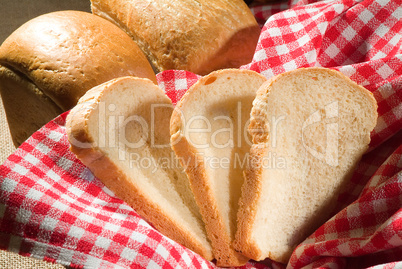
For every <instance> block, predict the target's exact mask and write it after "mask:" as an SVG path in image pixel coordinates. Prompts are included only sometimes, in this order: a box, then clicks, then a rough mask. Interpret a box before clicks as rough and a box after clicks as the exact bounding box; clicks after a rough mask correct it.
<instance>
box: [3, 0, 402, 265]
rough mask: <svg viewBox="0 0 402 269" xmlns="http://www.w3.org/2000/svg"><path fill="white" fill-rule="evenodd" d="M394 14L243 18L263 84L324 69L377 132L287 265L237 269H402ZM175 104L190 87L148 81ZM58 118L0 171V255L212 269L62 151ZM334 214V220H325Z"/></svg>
mask: <svg viewBox="0 0 402 269" xmlns="http://www.w3.org/2000/svg"><path fill="white" fill-rule="evenodd" d="M401 4H402V3H401V2H400V1H399V0H398V1H396V0H393V1H390V0H377V1H373V0H364V1H350V0H337V1H322V2H313V1H310V0H303V1H289V2H288V3H279V4H272V5H264V6H255V7H252V10H253V12H254V14H255V16H256V18H257V20H258V21H259V22H260V23H261V25H262V31H261V36H260V39H259V42H258V45H257V48H256V52H255V55H254V59H253V61H252V62H251V63H250V64H248V65H245V66H242V67H241V68H245V69H250V70H254V71H257V72H260V73H261V74H263V75H265V76H266V77H267V78H269V77H272V76H274V75H277V74H280V73H282V72H284V71H290V70H293V69H296V68H300V67H308V66H323V67H328V68H334V69H337V70H339V71H341V72H342V73H344V74H345V75H347V76H348V77H350V78H351V79H352V80H354V81H356V82H357V83H359V84H361V85H363V86H365V87H366V88H367V89H368V90H370V91H371V92H373V94H374V97H375V98H376V100H377V103H378V113H379V118H378V123H377V126H376V128H375V129H374V131H373V132H372V134H371V144H370V149H369V152H368V153H366V154H365V155H364V156H363V158H362V160H361V161H360V163H359V164H358V166H357V167H356V169H355V172H354V174H353V176H352V179H351V181H350V183H349V186H348V188H347V190H346V191H345V192H344V193H343V194H342V195H341V196H340V197H339V200H338V206H337V208H336V212H334V213H336V215H335V216H334V217H333V218H331V219H330V220H329V221H327V222H326V223H325V224H324V225H322V226H321V227H320V228H319V229H318V230H316V231H315V232H314V233H313V234H312V235H311V236H309V237H308V238H307V239H306V240H305V241H304V242H302V243H301V244H300V245H299V246H298V247H297V248H296V250H295V251H294V253H293V255H292V257H291V260H290V262H289V264H288V265H283V264H279V263H275V262H272V261H270V260H268V259H267V260H265V261H261V262H255V261H250V262H249V263H247V264H246V265H245V266H244V268H261V269H262V268H285V267H286V266H287V267H288V268H368V267H372V268H396V267H401V266H402V261H401V259H402V258H401V257H402V232H401V231H402V210H401V204H402V145H401V141H402V131H401V129H402V128H401V127H402V61H401V60H402V53H401V45H402V38H401V33H402V31H401V30H402V29H401V27H402V8H401V6H402V5H401ZM157 78H158V84H159V86H160V87H161V88H162V89H164V90H165V92H166V94H167V95H168V96H169V97H170V98H171V99H172V101H173V103H177V101H178V100H180V98H181V96H182V95H183V94H184V93H185V92H186V90H187V89H188V88H189V87H190V86H191V85H192V84H194V83H195V82H196V81H197V80H198V79H199V76H197V75H196V74H192V73H190V72H186V71H178V70H171V71H165V72H162V73H160V74H158V75H157ZM66 115H67V114H66V113H64V114H62V115H60V116H59V117H57V118H56V119H55V120H53V121H51V122H49V123H48V124H47V125H46V126H44V127H43V128H41V129H40V130H39V131H38V132H36V133H34V134H33V135H32V136H31V137H30V138H29V139H28V140H27V141H26V142H25V143H23V144H22V145H21V146H20V147H19V148H18V149H17V150H16V151H15V153H14V154H12V155H11V156H10V157H9V158H8V159H7V160H6V161H5V163H4V164H3V165H2V166H0V248H1V249H5V250H10V251H13V252H17V253H20V254H21V255H25V256H32V257H36V258H39V259H44V260H47V261H52V262H57V263H61V264H64V265H67V266H70V267H73V268H138V267H140V268H145V267H149V268H159V267H160V268H177V267H180V268H216V266H215V265H214V264H213V263H211V262H207V261H205V260H204V259H202V258H201V257H200V256H199V255H197V254H195V253H193V252H191V251H190V250H188V249H186V248H184V247H183V246H181V245H179V244H177V243H176V242H174V241H172V240H170V239H169V238H167V237H165V236H163V235H161V234H160V233H159V232H158V231H156V230H155V229H154V228H153V227H151V226H150V225H149V224H148V223H146V222H145V221H144V220H143V219H142V218H141V217H140V216H139V215H138V214H137V213H136V212H135V211H134V210H133V209H131V208H130V207H129V206H128V205H127V204H126V203H124V202H123V201H122V200H120V199H118V198H117V197H115V196H114V194H113V193H111V192H110V191H109V190H108V189H107V188H106V187H105V186H104V185H103V184H102V183H101V182H100V181H99V180H98V179H97V178H96V177H94V176H93V175H92V173H91V172H90V171H89V170H88V168H86V167H85V166H84V165H83V164H82V163H81V162H80V161H79V160H78V159H77V158H76V157H75V156H74V154H72V153H71V151H70V150H69V144H68V141H67V137H66V134H65V127H64V124H65V118H66ZM337 212H338V213H337Z"/></svg>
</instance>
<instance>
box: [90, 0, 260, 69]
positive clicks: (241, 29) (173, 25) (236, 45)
mask: <svg viewBox="0 0 402 269" xmlns="http://www.w3.org/2000/svg"><path fill="white" fill-rule="evenodd" d="M91 3H92V6H91V7H92V12H93V13H94V14H96V15H99V16H102V17H104V18H107V19H109V20H110V21H112V22H114V23H115V24H116V25H118V26H120V27H121V28H122V29H124V31H126V32H127V33H128V34H129V35H130V36H131V37H132V38H133V39H134V40H135V41H136V42H137V44H138V45H139V46H140V48H141V49H142V50H143V51H144V53H145V54H146V56H147V57H148V60H149V61H150V62H151V64H152V65H153V67H154V69H155V71H156V72H160V71H163V70H168V69H180V70H188V71H191V72H193V73H196V74H199V75H206V74H209V73H210V72H212V71H214V70H217V69H222V68H231V67H235V68H237V67H240V66H241V65H243V64H247V63H249V62H251V60H252V57H253V54H254V51H255V48H256V45H257V41H258V37H259V34H260V28H259V26H258V24H257V22H256V20H255V18H254V16H253V14H252V13H251V11H250V9H249V8H248V6H247V5H246V4H245V3H244V1H243V0H215V1H207V0H200V1H196V0H182V1H173V0H161V1H153V0H91Z"/></svg>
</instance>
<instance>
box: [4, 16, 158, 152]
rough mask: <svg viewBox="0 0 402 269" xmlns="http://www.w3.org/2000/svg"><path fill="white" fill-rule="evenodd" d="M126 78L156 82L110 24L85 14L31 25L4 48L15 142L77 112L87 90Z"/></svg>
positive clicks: (135, 49) (41, 18) (40, 20)
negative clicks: (64, 114)
mask: <svg viewBox="0 0 402 269" xmlns="http://www.w3.org/2000/svg"><path fill="white" fill-rule="evenodd" d="M126 75H132V76H139V77H146V78H149V79H151V80H152V81H153V82H155V83H156V77H155V74H154V72H153V70H152V68H151V66H150V65H149V63H148V61H147V60H146V57H145V56H144V54H143V53H142V52H141V50H140V49H139V48H138V46H137V45H136V44H135V42H133V41H132V39H131V38H130V37H129V36H127V34H126V33H124V32H123V31H122V30H121V29H120V28H118V27H117V26H115V25H113V24H112V23H110V22H109V21H107V20H105V19H103V18H100V17H98V16H95V15H93V14H91V13H86V12H81V11H59V12H53V13H49V14H45V15H42V16H39V17H37V18H35V19H32V20H30V21H28V22H27V23H25V24H24V25H22V26H21V27H20V28H18V29H17V30H16V31H15V32H14V33H13V34H11V35H10V36H9V37H8V38H7V39H6V40H5V41H4V43H3V44H2V45H1V47H0V92H1V97H2V99H3V104H4V107H5V111H6V115H7V120H8V123H9V126H10V131H11V135H12V138H13V141H14V143H15V144H16V145H17V146H18V145H19V144H21V143H22V142H23V141H24V140H25V139H27V138H28V137H29V136H30V135H31V134H32V133H33V132H35V131H36V130H37V129H38V128H40V127H41V126H42V125H43V124H45V123H47V122H48V121H49V120H51V119H52V118H54V117H55V116H57V115H58V114H60V113H61V112H63V111H66V110H68V109H70V108H71V107H73V106H74V105H75V104H76V102H77V101H78V99H79V98H80V97H81V96H82V95H83V94H84V93H85V92H86V91H87V90H88V89H90V88H92V87H94V86H96V85H98V84H101V83H103V82H105V81H108V80H110V79H112V78H116V77H120V76H126Z"/></svg>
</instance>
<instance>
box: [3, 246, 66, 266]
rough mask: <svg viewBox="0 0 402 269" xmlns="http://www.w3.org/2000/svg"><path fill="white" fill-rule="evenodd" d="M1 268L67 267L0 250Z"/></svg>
mask: <svg viewBox="0 0 402 269" xmlns="http://www.w3.org/2000/svg"><path fill="white" fill-rule="evenodd" d="M0 268H24V269H31V268H32V269H65V267H64V266H62V265H59V264H54V263H50V262H45V261H41V260H37V259H34V258H28V257H23V256H20V255H18V254H16V253H12V252H8V251H3V250H0Z"/></svg>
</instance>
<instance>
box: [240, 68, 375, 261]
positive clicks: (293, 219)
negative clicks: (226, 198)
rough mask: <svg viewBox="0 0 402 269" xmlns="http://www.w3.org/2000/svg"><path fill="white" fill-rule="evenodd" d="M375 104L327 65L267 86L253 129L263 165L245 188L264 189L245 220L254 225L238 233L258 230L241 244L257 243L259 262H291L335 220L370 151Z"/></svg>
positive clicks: (282, 77) (255, 111)
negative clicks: (343, 194) (315, 234)
mask: <svg viewBox="0 0 402 269" xmlns="http://www.w3.org/2000/svg"><path fill="white" fill-rule="evenodd" d="M376 107H377V106H376V103H375V100H374V98H373V96H372V94H371V93H370V92H368V91H367V90H365V89H364V88H363V87H360V86H358V85H357V84H356V83H354V82H352V81H351V80H350V79H348V78H346V77H345V76H343V75H341V74H340V73H338V72H335V71H331V70H327V69H322V68H311V69H300V70H296V71H293V72H289V73H285V74H283V75H280V76H278V77H277V78H274V79H272V80H271V81H269V82H267V83H266V84H264V85H263V86H262V87H261V88H260V90H259V92H258V96H257V98H256V100H255V101H254V107H253V110H252V119H251V125H250V128H249V131H250V133H251V134H252V135H253V139H254V142H255V145H253V150H252V151H253V152H254V153H255V154H254V157H256V156H258V158H257V159H258V165H260V167H253V168H250V170H252V171H249V173H247V175H248V178H247V179H246V184H245V189H244V190H246V189H248V188H252V187H251V186H252V185H253V184H256V185H258V186H260V189H259V194H258V198H255V199H256V203H255V204H254V206H255V208H254V210H255V213H254V214H255V215H254V216H252V215H253V214H249V215H248V216H240V218H246V219H247V222H249V227H247V228H246V226H242V228H239V236H240V234H241V233H245V232H247V231H244V230H245V229H250V231H251V232H250V235H249V237H248V238H247V240H246V241H247V243H245V242H244V241H243V242H242V243H243V244H245V245H247V244H252V243H254V244H255V246H256V248H257V249H258V252H259V253H258V254H251V255H250V256H252V258H254V259H257V260H261V259H264V258H266V257H270V258H271V259H274V260H276V261H279V262H283V263H286V262H287V261H288V259H289V258H290V255H291V253H292V251H293V250H294V248H295V247H296V246H297V245H298V244H299V243H301V242H302V241H303V240H304V239H305V238H306V237H307V236H309V235H310V234H311V233H312V232H313V231H314V230H315V229H317V228H318V226H319V225H321V224H322V223H323V222H324V221H325V220H326V219H327V218H328V217H329V213H331V210H332V209H333V206H334V205H335V204H336V198H337V195H338V194H339V192H340V190H341V189H342V188H343V187H344V184H345V183H346V182H347V181H348V179H349V178H350V176H351V173H352V171H353V168H354V167H355V165H356V164H357V162H358V161H359V160H360V158H361V156H362V154H363V153H364V152H365V151H366V150H367V148H368V144H369V142H370V132H371V131H372V130H373V128H374V126H375V124H376V118H377V112H376ZM255 165H257V163H255ZM246 185H248V186H246ZM257 188H259V187H257ZM249 197H250V194H249V193H243V199H244V200H246V199H249ZM243 214H245V212H244V211H243ZM246 215H247V214H246ZM241 229H243V230H242V231H240V230H241ZM240 245H241V242H239V245H238V247H237V248H240V249H241V248H242V249H244V250H245V251H244V252H247V250H246V249H247V247H246V246H243V247H242V246H240Z"/></svg>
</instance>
